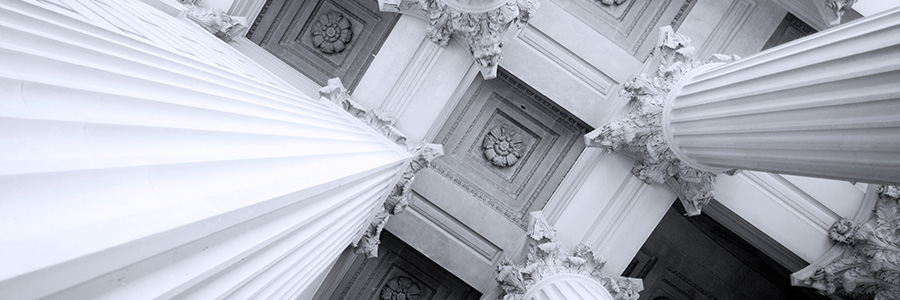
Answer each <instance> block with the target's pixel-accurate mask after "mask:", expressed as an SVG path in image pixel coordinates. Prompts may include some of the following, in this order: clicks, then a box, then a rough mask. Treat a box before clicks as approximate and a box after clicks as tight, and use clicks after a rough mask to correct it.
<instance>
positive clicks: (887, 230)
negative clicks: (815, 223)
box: [792, 186, 900, 300]
mask: <svg viewBox="0 0 900 300" xmlns="http://www.w3.org/2000/svg"><path fill="white" fill-rule="evenodd" d="M898 228H900V188H898V187H896V186H881V187H880V188H879V190H878V199H877V200H876V203H875V210H874V214H873V215H872V217H871V218H870V219H869V220H868V221H866V222H865V223H862V224H856V223H854V222H853V221H850V220H847V219H841V220H838V221H837V222H835V223H834V225H832V226H831V230H829V233H830V237H831V239H832V240H834V241H835V242H838V243H839V244H838V245H840V246H838V247H841V248H842V253H840V255H839V256H838V257H837V258H836V259H834V260H832V261H830V262H827V263H826V264H823V265H818V266H816V265H814V264H813V265H810V266H809V267H807V269H804V270H801V271H799V272H797V273H795V274H799V273H805V272H806V271H807V270H812V272H811V273H806V274H807V275H806V277H805V278H793V279H794V280H795V282H794V285H800V286H807V287H811V288H814V289H818V290H819V292H820V293H822V294H844V295H847V296H851V297H854V298H857V297H858V298H860V299H872V298H871V297H872V296H873V295H874V299H876V300H887V299H900V231H898ZM792 277H794V275H792Z"/></svg>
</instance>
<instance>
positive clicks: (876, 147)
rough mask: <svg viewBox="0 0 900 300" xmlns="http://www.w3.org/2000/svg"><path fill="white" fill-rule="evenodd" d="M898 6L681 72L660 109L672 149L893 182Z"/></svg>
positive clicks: (703, 159)
mask: <svg viewBox="0 0 900 300" xmlns="http://www.w3.org/2000/svg"><path fill="white" fill-rule="evenodd" d="M897 53H900V10H898V9H894V10H892V11H889V12H886V13H883V14H880V15H876V16H873V17H870V18H865V19H862V20H859V21H857V22H853V23H849V24H846V25H842V26H840V27H836V28H833V29H830V30H828V31H824V32H821V33H819V34H816V35H813V36H810V37H807V38H804V39H801V40H798V41H795V42H792V43H789V44H786V45H782V46H780V47H776V48H773V49H770V50H768V51H764V52H762V53H759V54H757V55H754V56H751V57H747V58H744V59H742V60H740V61H737V62H733V63H729V64H723V65H718V66H716V65H707V66H703V67H700V68H697V69H694V70H693V71H691V72H690V73H688V74H686V75H685V76H684V77H682V78H681V80H680V81H679V83H678V84H677V85H676V87H675V88H673V89H672V92H671V93H670V94H669V100H668V101H667V102H666V104H665V107H664V111H663V121H662V123H663V134H664V137H665V139H666V142H667V144H668V145H669V146H670V147H671V149H672V151H673V152H674V153H675V155H676V156H677V157H678V158H679V159H680V160H681V161H682V162H684V163H685V164H687V165H688V166H690V167H693V168H696V169H699V170H702V171H710V172H720V171H723V170H728V169H744V170H756V171H765V172H773V173H781V174H794V175H803V176H812V177H821V178H831V179H839V180H848V181H854V182H871V183H882V184H891V183H898V182H900V118H898V117H897V116H898V113H900V84H898V83H900V55H897Z"/></svg>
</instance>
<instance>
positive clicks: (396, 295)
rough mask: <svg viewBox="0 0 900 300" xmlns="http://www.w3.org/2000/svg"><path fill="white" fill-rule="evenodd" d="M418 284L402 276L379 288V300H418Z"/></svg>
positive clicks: (419, 294) (419, 293) (419, 290)
mask: <svg viewBox="0 0 900 300" xmlns="http://www.w3.org/2000/svg"><path fill="white" fill-rule="evenodd" d="M420 296H421V289H419V284H418V283H416V282H415V281H413V280H412V279H409V278H407V277H404V276H398V277H397V278H394V279H391V280H390V281H388V282H387V283H385V284H384V287H382V288H381V300H418V299H419V298H420Z"/></svg>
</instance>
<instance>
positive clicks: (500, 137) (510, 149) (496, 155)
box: [481, 125, 524, 168]
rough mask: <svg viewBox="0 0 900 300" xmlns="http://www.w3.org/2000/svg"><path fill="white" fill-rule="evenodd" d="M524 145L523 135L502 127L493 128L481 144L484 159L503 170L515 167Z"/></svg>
mask: <svg viewBox="0 0 900 300" xmlns="http://www.w3.org/2000/svg"><path fill="white" fill-rule="evenodd" d="M523 144H524V141H523V140H522V134H521V133H519V132H518V131H516V130H515V129H510V128H508V127H506V126H502V125H501V126H496V127H494V128H491V130H490V131H489V132H488V134H487V135H485V136H484V140H483V141H482V143H481V145H482V148H484V158H487V160H489V161H490V162H491V163H492V164H494V165H495V166H498V167H501V168H505V167H509V166H512V165H515V164H516V162H518V161H519V158H520V157H522V147H523Z"/></svg>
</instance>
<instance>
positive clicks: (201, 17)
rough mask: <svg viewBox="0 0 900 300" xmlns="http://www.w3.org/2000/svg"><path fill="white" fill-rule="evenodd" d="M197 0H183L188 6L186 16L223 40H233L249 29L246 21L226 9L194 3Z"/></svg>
mask: <svg viewBox="0 0 900 300" xmlns="http://www.w3.org/2000/svg"><path fill="white" fill-rule="evenodd" d="M194 2H196V1H190V2H183V4H185V6H187V7H188V10H187V14H186V17H187V18H188V19H189V20H191V21H194V23H197V24H198V25H200V27H203V29H206V31H209V33H212V34H213V35H215V36H216V37H217V38H219V39H221V40H223V41H226V42H228V41H231V39H233V38H234V37H237V36H239V35H240V34H242V33H243V32H244V31H245V30H247V26H246V24H245V23H246V21H245V20H243V19H242V18H237V17H233V16H229V15H227V14H225V12H224V11H221V10H217V9H209V8H204V7H200V6H196V5H194Z"/></svg>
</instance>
